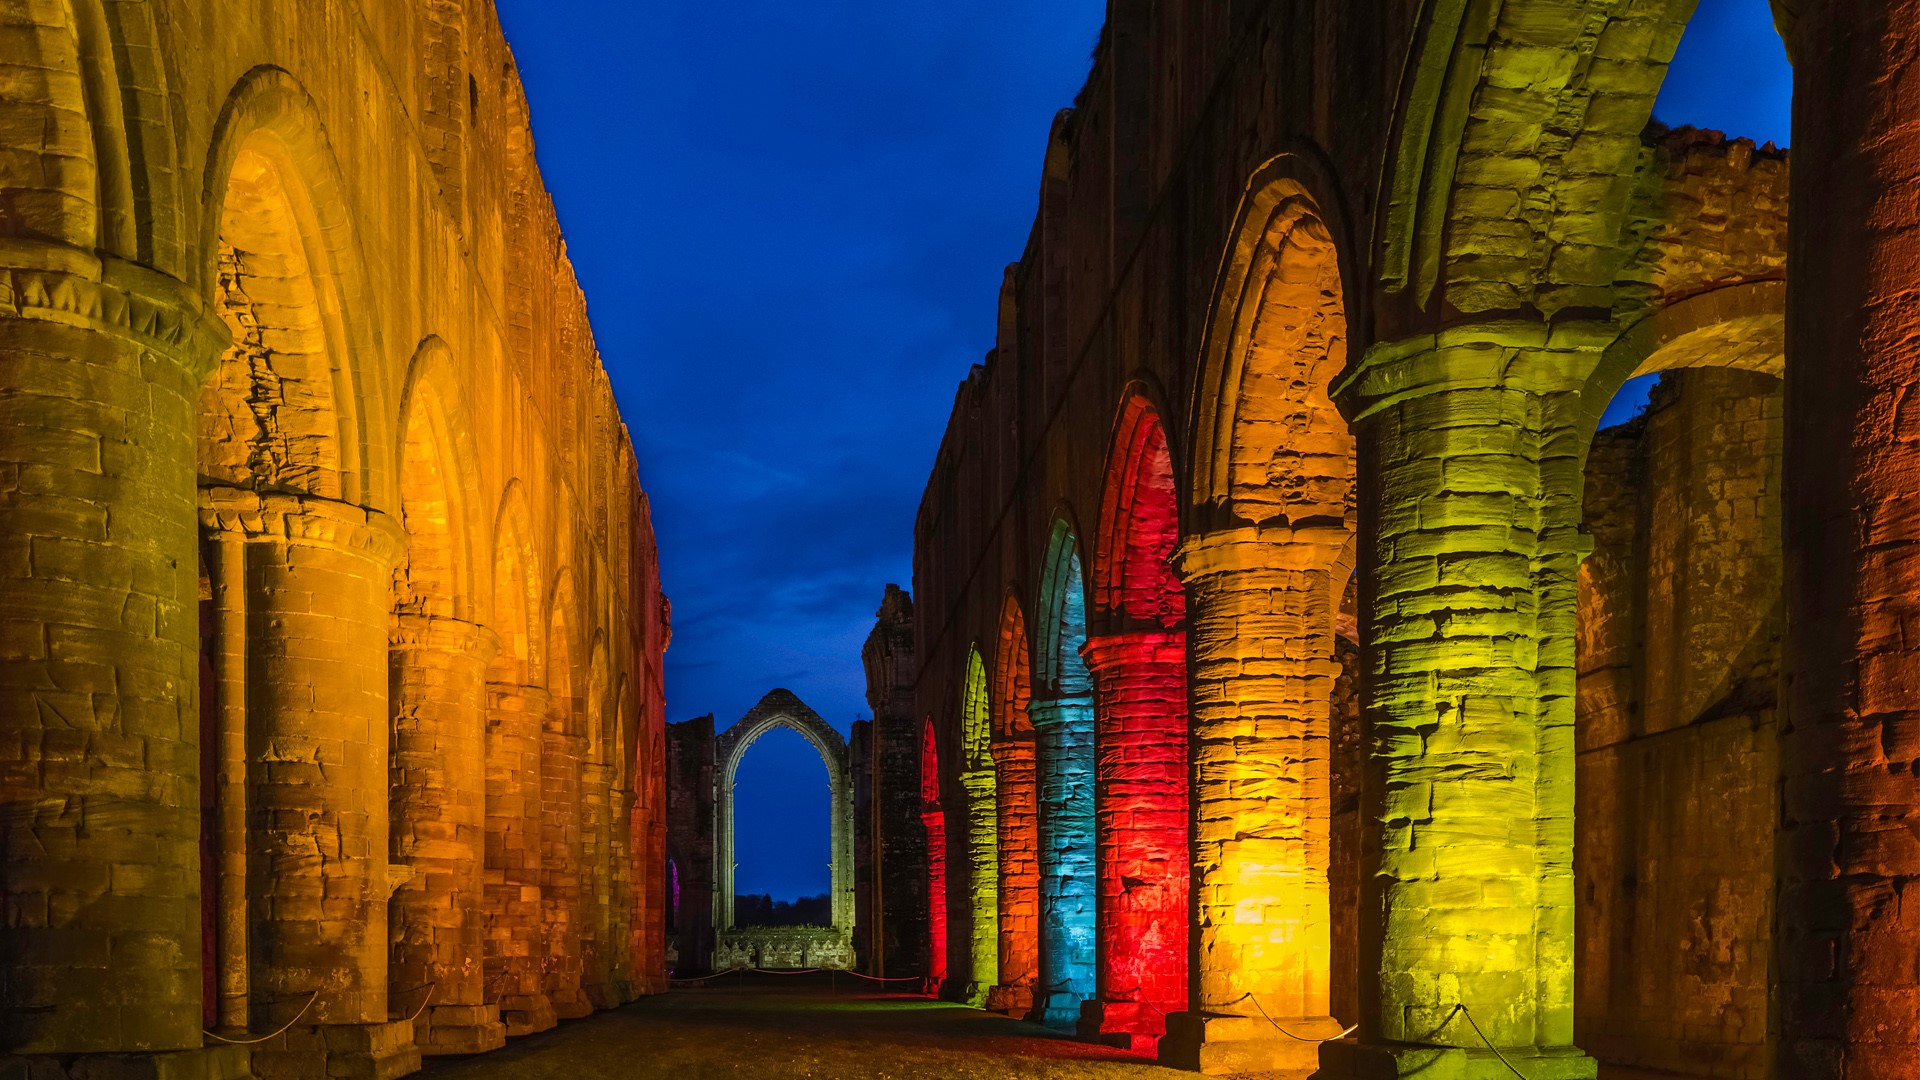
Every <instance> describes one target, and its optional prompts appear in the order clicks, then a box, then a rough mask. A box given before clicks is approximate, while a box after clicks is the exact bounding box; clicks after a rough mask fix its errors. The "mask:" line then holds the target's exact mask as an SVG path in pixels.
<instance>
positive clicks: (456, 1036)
mask: <svg viewBox="0 0 1920 1080" xmlns="http://www.w3.org/2000/svg"><path fill="white" fill-rule="evenodd" d="M498 645H499V642H498V640H497V639H496V638H495V637H494V634H493V631H491V630H488V629H486V628H485V627H482V626H477V625H475V624H473V623H470V622H466V621H464V620H460V619H451V618H438V617H434V616H430V615H422V614H412V613H401V614H396V615H394V617H393V625H392V629H391V641H390V646H391V652H390V672H391V689H390V693H391V695H392V699H393V759H392V765H391V769H392V772H391V775H392V794H391V810H390V812H391V815H392V825H393V828H392V846H391V848H390V851H389V855H390V857H391V859H392V860H393V863H394V867H395V870H396V871H397V873H396V875H395V876H396V877H401V876H404V878H405V880H403V881H402V882H401V883H400V885H399V887H398V888H397V889H396V890H395V891H394V894H393V900H392V917H391V920H390V921H391V925H392V927H393V942H392V950H393V951H392V970H391V971H390V972H389V974H388V984H389V985H390V987H391V988H392V992H393V1006H394V1008H395V1009H397V1010H405V1011H406V1012H407V1013H409V1014H413V1013H416V1012H417V1013H419V1019H417V1020H416V1021H415V1022H414V1041H415V1042H416V1043H417V1044H418V1045H419V1047H420V1052H421V1053H423V1054H472V1053H478V1052H480V1051H482V1050H492V1049H494V1048H496V1047H499V1046H501V1045H503V1044H504V1043H505V1042H506V1037H507V1033H506V1028H505V1027H504V1026H503V1025H502V1024H501V1023H500V1010H499V1007H498V1006H497V1005H489V1004H487V1000H486V980H485V970H484V968H485V964H484V956H485V938H484V935H485V930H486V927H485V922H484V920H485V915H486V911H485V902H484V895H483V886H482V880H481V863H482V858H483V851H484V847H485V836H486V770H485V767H484V752H485V720H484V712H485V708H484V697H485V687H486V669H487V662H488V660H489V659H491V657H492V655H493V652H494V650H495V649H496V648H498Z"/></svg>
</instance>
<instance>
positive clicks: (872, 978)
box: [668, 967, 922, 983]
mask: <svg viewBox="0 0 1920 1080" xmlns="http://www.w3.org/2000/svg"><path fill="white" fill-rule="evenodd" d="M823 971H826V972H831V973H833V974H835V975H851V976H853V977H854V978H856V979H866V980H867V981H869V982H878V983H897V982H920V981H921V980H922V976H919V975H901V976H897V977H893V978H881V977H880V976H878V975H865V974H862V973H860V972H858V971H853V970H851V969H849V968H763V967H734V968H728V969H727V970H725V971H716V972H714V973H713V974H711V975H699V976H688V977H676V978H671V979H669V980H668V981H669V982H676V983H704V982H712V981H713V980H715V979H718V978H720V977H721V976H723V975H745V974H748V973H750V972H751V973H755V974H759V975H817V974H819V973H820V972H823Z"/></svg>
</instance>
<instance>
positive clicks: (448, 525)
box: [0, 0, 668, 1078]
mask: <svg viewBox="0 0 1920 1080" xmlns="http://www.w3.org/2000/svg"><path fill="white" fill-rule="evenodd" d="M0 23H4V25H5V33H4V35H0V72H4V75H5V81H6V83H7V85H8V86H9V87H10V88H11V89H10V90H9V91H8V93H7V94H6V95H5V100H4V101H0V130H3V131H4V132H6V133H8V134H4V135H0V196H3V197H0V207H3V209H0V234H4V236H3V238H0V279H3V280H4V282H5V288H4V289H0V296H3V297H4V300H0V387H4V392H3V393H0V397H4V404H3V405H0V547H3V548H4V549H5V551H6V553H7V554H6V555H5V556H4V557H3V558H0V564H3V565H0V606H4V608H5V611H6V615H5V621H6V626H7V629H6V631H5V634H6V639H7V641H8V643H9V644H7V645H6V646H5V647H4V649H3V650H0V670H3V671H4V679H3V680H0V681H3V682H4V689H0V804H4V807H5V813H4V815H0V817H3V818H4V823H3V824H0V829H4V833H0V894H3V895H4V898H5V917H4V918H3V919H0V956H3V957H4V958H5V959H4V964H5V978H4V979H3V980H0V1052H4V1053H7V1054H10V1055H12V1056H9V1057H7V1058H5V1059H0V1071H12V1070H17V1069H20V1068H23V1067H24V1068H26V1069H28V1070H29V1071H31V1072H32V1074H33V1075H35V1076H44V1077H60V1076H69V1075H70V1076H74V1077H79V1076H88V1077H101V1076H118V1075H127V1076H133V1075H140V1076H151V1075H155V1074H156V1072H158V1073H164V1074H165V1075H169V1076H176V1075H177V1076H196V1075H206V1076H234V1075H237V1074H244V1073H246V1072H248V1071H251V1072H252V1073H253V1074H254V1075H256V1076H259V1077H263V1078H271V1077H305V1076H315V1077H318V1076H349V1075H351V1076H376V1077H390V1076H397V1075H400V1074H403V1073H406V1072H409V1071H412V1070H413V1069H415V1068H417V1067H418V1065H419V1062H420V1058H421V1056H422V1055H423V1054H436V1053H472V1052H475V1051H482V1050H488V1049H492V1048H494V1047H498V1046H500V1045H501V1044H502V1043H503V1041H504V1040H505V1038H506V1037H507V1036H508V1035H510V1034H520V1033H524V1032H527V1031H534V1030H539V1029H541V1028H544V1027H550V1026H552V1024H553V1023H554V1022H555V1019H556V1017H559V1016H577V1015H583V1014H585V1013H587V1012H590V1011H592V1010H594V1009H597V1008H608V1007H611V1006H613V1005H616V1004H619V1003H620V1002H623V1001H628V1000H631V999H633V998H634V997H635V996H636V995H639V994H645V993H652V992H655V991H657V990H659V989H661V988H662V987H663V985H664V976H665V970H664V965H663V963H662V953H663V949H664V936H663V924H664V918H663V908H664V897H665V893H664V884H663V880H662V879H663V876H664V875H663V874H662V873H661V868H662V866H663V865H664V839H665V820H664V794H665V792H664V784H663V778H664V769H663V760H662V748H663V731H664V721H663V716H662V713H663V702H664V694H663V688H662V682H661V666H660V665H661V654H662V650H663V649H664V648H665V646H666V639H667V634H668V622H667V605H666V601H665V598H664V597H663V596H662V595H661V593H660V588H659V577H658V571H657V562H656V557H655V551H654V541H653V533H652V527H651V524H650V521H649V509H648V503H647V498H646V495H645V493H644V492H643V491H642V490H641V489H640V486H639V483H638V479H637V474H636V468H635V460H634V454H633V447H632V443H631V441H630V440H629V438H628V436H627V432H626V429H625V427H624V425H623V423H622V421H621V418H620V415H619V412H618V409H617V408H616V407H615V404H614V401H613V396H612V392H611V390H610V388H609V385H608V382H607V377H606V373H605V371H604V370H603V368H602V366H601V363H600V357H599V354H598V352H597V350H596V348H595V346H594V342H593V336H592V332H591V328H590V326H589V324H588V321H587V318H586V307H585V298H584V297H583V296H582V294H581V292H580V289H579V286H578V284H577V283H576V281H575V279H574V275H573V271H572V268H571V266H570V264H569V263H568V261H567V258H566V255H565V251H564V246H563V244H562V241H561V237H560V232H559V227H558V224H557V222H556V220H555V218H554V214H553V210H552V206H551V202H550V200H549V198H548V196H547V193H546V190H545V188H544V187H543V186H542V183H541V180H540V175H539V171H538V169H537V167H536V165H535V163H534V159H533V146H532V139H531V135H530V126H529V118H528V115H527V103H526V99H525V96H524V94H523V93H522V90H521V86H520V82H519V79H518V76H517V74H516V72H515V69H514V66H513V62H512V58H511V56H510V54H509V53H508V50H507V46H506V42H505V41H504V39H503V38H502V36H501V32H500V28H499V26H498V24H497V21H496V19H495V16H494V13H493V10H492V8H491V7H490V6H489V5H488V4H486V3H483V2H474V3H464V2H435V3H430V4H397V5H386V6H376V7H366V6H363V5H361V4H359V3H356V2H354V0H317V2H314V3H300V4H269V5H237V4H211V5H209V4H193V3H184V2H179V3H175V2H165V0H163V2H158V3H138V4H128V3H119V2H116V0H106V2H101V0H78V2H74V3H68V2H64V0H61V2H53V3H45V2H39V0H33V2H28V0H17V2H15V0H8V2H4V3H0Z"/></svg>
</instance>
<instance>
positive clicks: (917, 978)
mask: <svg viewBox="0 0 1920 1080" xmlns="http://www.w3.org/2000/svg"><path fill="white" fill-rule="evenodd" d="M841 974H842V975H851V976H853V977H854V978H856V979H865V980H867V981H868V982H878V983H896V982H922V981H924V980H925V978H926V976H924V975H894V976H890V977H888V978H882V977H880V976H878V975H865V974H862V973H860V972H858V971H853V970H846V971H842V972H841Z"/></svg>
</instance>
